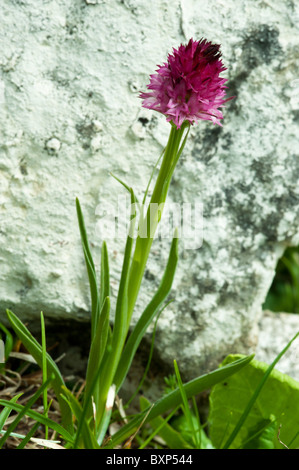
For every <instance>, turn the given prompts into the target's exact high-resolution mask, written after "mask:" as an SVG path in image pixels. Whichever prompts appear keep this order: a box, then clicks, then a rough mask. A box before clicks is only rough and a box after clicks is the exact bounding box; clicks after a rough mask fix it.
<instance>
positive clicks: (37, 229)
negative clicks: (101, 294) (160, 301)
mask: <svg viewBox="0 0 299 470" xmlns="http://www.w3.org/2000/svg"><path fill="white" fill-rule="evenodd" d="M274 3H275V5H274ZM0 17H1V22H2V28H1V33H0V34H1V42H2V52H1V59H0V64H1V68H2V75H1V81H0V103H1V107H0V112H1V122H2V125H1V131H0V132H1V155H0V183H1V193H0V211H1V227H0V240H1V245H0V259H1V270H0V308H1V320H2V319H3V320H4V311H5V309H6V308H11V309H12V310H13V311H14V312H15V313H17V314H19V315H20V316H21V317H22V318H23V319H26V320H27V321H31V322H33V321H35V320H36V321H38V318H39V313H40V310H43V312H44V314H45V315H46V316H47V318H48V319H50V320H51V319H52V321H54V322H58V321H59V320H60V319H64V320H67V321H70V320H71V319H72V320H81V321H88V319H89V309H90V303H89V290H88V281H87V275H86V272H85V266H84V259H83V254H82V250H81V244H80V239H79V232H78V228H77V221H76V212H75V198H76V197H79V199H80V201H81V205H82V208H83V211H84V214H85V219H86V226H87V230H88V233H89V238H90V242H91V247H92V251H93V254H94V258H95V261H96V265H97V268H99V262H100V246H101V242H102V240H101V230H99V227H101V226H102V225H104V224H105V222H106V221H107V218H108V219H109V220H110V222H111V224H112V223H114V219H115V214H116V215H118V216H119V217H120V219H121V218H122V216H123V214H124V210H123V209H121V210H119V212H118V213H117V207H118V206H117V204H118V203H119V206H121V205H122V206H121V207H122V208H123V207H124V208H126V207H127V206H126V203H127V202H128V200H126V199H125V198H126V193H125V190H124V188H123V187H122V186H120V185H119V184H118V183H117V182H116V181H115V180H114V179H113V178H112V177H111V176H110V172H112V173H114V174H116V175H117V176H118V177H120V178H121V179H123V180H125V181H126V182H127V183H128V184H129V185H131V186H133V187H134V189H135V191H136V194H137V196H139V198H140V197H142V194H143V191H144V189H145V187H146V184H147V181H148V178H149V176H150V174H151V171H152V168H153V165H154V164H155V163H156V160H157V158H158V156H159V154H160V153H161V151H162V149H163V146H164V145H165V143H166V140H167V136H168V133H169V125H168V124H167V123H166V122H165V118H164V117H163V116H161V115H158V114H157V113H154V112H150V111H148V110H144V109H141V101H140V99H139V98H138V92H139V90H141V89H143V90H144V89H145V86H146V84H147V83H148V76H149V74H151V73H153V71H154V70H155V68H156V65H157V64H161V63H163V62H164V61H165V60H166V56H167V53H168V52H171V50H172V47H177V46H178V45H179V44H180V43H181V42H183V43H186V42H187V41H188V40H189V38H190V37H193V38H194V39H199V38H201V37H207V38H208V39H209V40H211V41H214V42H218V43H221V45H222V53H223V60H224V63H225V64H226V66H227V69H228V70H227V71H226V72H225V74H226V76H227V77H228V79H229V81H228V83H227V84H228V87H229V94H230V95H235V99H234V100H233V101H231V102H229V103H228V104H227V107H226V109H225V116H224V121H223V127H222V128H221V127H218V126H213V124H211V123H207V122H201V123H200V124H199V125H197V126H194V127H193V128H192V130H191V133H190V136H189V140H188V142H187V145H186V148H185V151H184V154H183V155H182V158H181V160H180V162H179V164H178V167H177V168H176V171H175V174H174V179H173V182H172V185H171V188H170V193H169V202H170V203H175V204H178V205H179V207H180V205H181V204H183V203H185V204H189V205H190V207H191V208H194V207H195V203H196V202H200V203H202V204H203V222H204V230H203V240H202V238H201V235H202V234H201V231H200V228H199V229H198V230H199V233H197V234H196V235H197V238H196V239H195V243H194V244H193V246H192V243H190V242H192V239H187V238H185V240H184V239H182V240H181V242H180V261H179V266H178V270H177V273H176V277H175V281H174V285H173V290H172V292H171V296H170V298H174V299H175V302H173V303H171V304H170V305H169V306H168V307H167V309H166V310H165V311H164V312H163V314H162V316H161V318H160V320H159V325H158V331H157V336H156V354H157V356H158V357H159V356H160V358H161V359H160V360H161V361H164V363H165V364H167V365H168V367H169V369H170V370H172V361H173V359H177V361H178V364H179V367H180V370H181V371H182V372H183V374H184V377H185V378H191V377H194V376H195V375H199V374H200V373H202V372H206V371H207V370H209V369H211V368H212V367H215V366H217V364H218V363H219V361H221V359H222V358H223V357H224V356H225V355H226V354H228V353H235V352H236V353H243V352H244V353H245V352H248V351H251V350H252V349H254V348H255V346H256V344H257V341H258V328H259V327H258V321H259V320H260V319H261V317H262V304H263V301H264V299H265V297H266V294H267V291H268V289H269V287H270V285H271V282H272V279H273V276H274V270H275V266H276V263H277V260H278V258H279V257H280V256H281V254H282V253H283V251H284V249H285V247H286V246H289V245H295V244H297V243H298V242H299V234H298V229H297V227H298V222H299V187H298V170H299V158H298V157H299V155H298V153H299V151H298V144H297V140H298V118H299V99H298V97H299V92H298V90H299V89H298V78H297V70H298V61H299V59H298V53H297V51H298V42H299V40H298V21H297V20H298V18H299V6H298V4H296V3H295V2H291V1H290V2H284V1H283V0H275V2H274V0H269V1H267V2H264V1H257V2H249V3H248V2H247V3H246V5H244V2H237V1H236V0H229V1H226V2H224V1H222V0H221V1H220V0H218V1H216V0H211V1H210V2H206V3H203V2H199V1H198V0H186V1H184V2H181V1H178V0H174V1H173V2H171V3H167V4H166V3H165V2H164V1H162V0H155V1H154V2H140V1H139V2H131V1H130V0H126V1H117V0H112V1H109V2H108V1H107V2H105V1H97V2H96V1H87V0H86V1H85V2H84V1H79V0H76V1H75V2H74V1H73V0H56V1H54V0H50V1H48V2H45V4H44V5H43V8H38V7H36V2H35V1H33V0H29V1H27V2H22V1H15V2H9V1H7V0H5V1H4V2H3V5H2V9H1V12H0ZM114 212H115V213H114ZM198 217H199V218H200V215H199V216H198ZM200 222H201V221H200ZM200 226H201V223H199V227H200ZM124 235H125V232H124V231H123V233H122V232H120V233H118V237H117V238H116V239H111V238H110V237H109V236H108V239H107V244H108V249H109V255H110V266H111V284H112V293H113V299H112V300H113V302H115V295H116V292H117V286H118V281H119V275H120V269H121V263H122V255H123V251H124ZM170 241H171V240H170V239H169V238H164V237H161V239H159V238H157V239H156V240H155V243H154V245H153V249H152V252H151V256H150V260H149V263H148V266H147V271H146V276H145V279H144V282H143V285H142V292H141V294H140V296H139V299H138V303H137V307H136V311H135V313H134V316H133V321H136V318H138V315H139V314H140V312H141V311H142V310H143V308H144V307H145V305H146V303H147V302H148V301H149V300H150V296H151V294H152V293H153V292H154V290H155V289H156V288H157V285H158V283H159V280H160V278H161V274H162V272H163V269H164V266H165V263H166V261H167V256H168V250H169V246H170ZM193 241H194V240H193ZM276 334H277V335H280V331H278V332H277V333H276ZM148 339H149V336H148Z"/></svg>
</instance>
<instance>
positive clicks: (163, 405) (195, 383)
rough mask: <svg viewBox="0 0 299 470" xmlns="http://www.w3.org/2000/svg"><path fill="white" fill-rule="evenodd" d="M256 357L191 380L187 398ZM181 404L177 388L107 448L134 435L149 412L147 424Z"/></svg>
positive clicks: (125, 429)
mask: <svg viewBox="0 0 299 470" xmlns="http://www.w3.org/2000/svg"><path fill="white" fill-rule="evenodd" d="M253 357H254V354H252V355H251V356H246V357H245V358H242V359H240V360H237V361H235V362H233V363H231V364H228V365H227V366H224V367H221V368H219V369H216V370H214V371H212V372H209V373H208V374H205V375H202V376H200V377H197V378H196V379H193V380H191V381H190V382H188V383H186V384H184V385H183V387H184V390H185V393H186V396H187V398H188V399H189V398H191V397H192V396H194V395H198V394H199V393H201V392H203V391H204V390H207V389H209V388H211V387H212V386H213V385H215V384H217V383H219V382H222V381H223V380H225V379H226V377H229V376H230V375H232V374H235V373H236V372H238V370H240V369H242V368H243V367H245V366H246V365H247V364H248V363H249V362H250V361H251V360H252V359H253ZM180 404H181V393H180V390H179V389H178V388H177V389H176V390H174V391H173V392H170V393H169V394H168V395H166V396H164V397H162V398H160V399H159V400H157V401H156V403H155V404H154V405H153V406H152V408H151V410H150V411H149V412H148V410H145V411H144V412H143V413H141V414H139V415H138V416H136V417H134V418H133V419H132V420H131V421H130V422H129V423H128V424H126V425H125V426H123V427H122V428H121V429H120V430H119V431H118V432H116V433H115V434H114V435H113V436H112V439H111V441H110V443H109V444H108V445H107V446H106V448H113V447H114V446H115V445H117V444H120V443H121V442H123V440H124V439H126V438H127V437H128V436H130V435H131V434H132V432H133V431H134V430H135V429H136V428H138V426H139V424H140V423H141V422H142V420H143V419H144V415H145V414H146V413H147V412H148V416H147V417H146V419H145V422H150V421H151V420H152V419H154V418H156V417H157V416H160V415H162V414H163V413H165V412H167V411H168V410H170V409H173V408H175V407H177V406H178V405H180Z"/></svg>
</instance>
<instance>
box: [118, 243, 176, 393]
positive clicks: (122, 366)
mask: <svg viewBox="0 0 299 470" xmlns="http://www.w3.org/2000/svg"><path fill="white" fill-rule="evenodd" d="M177 262H178V238H177V237H176V236H175V237H174V238H173V241H172V244H171V248H170V253H169V257H168V262H167V266H166V268H165V272H164V275H163V278H162V280H161V283H160V285H159V288H158V290H157V292H156V294H155V295H154V297H153V298H152V300H151V301H150V303H149V304H148V306H147V307H146V309H145V310H144V312H143V313H142V314H141V316H140V318H139V320H138V321H137V323H136V325H135V327H134V329H133V331H132V333H131V335H130V336H129V339H128V341H127V343H126V345H125V348H124V351H123V354H122V356H121V358H120V362H119V365H118V368H117V371H116V374H115V377H114V383H115V384H116V388H117V390H119V389H120V387H121V385H122V383H123V381H124V380H125V378H126V375H127V373H128V370H129V368H130V366H131V364H132V361H133V358H134V356H135V353H136V351H137V348H138V346H139V344H140V342H141V340H142V338H143V336H144V334H145V332H146V330H147V328H148V326H149V325H150V323H151V322H152V320H153V319H154V317H155V316H156V315H157V313H158V312H159V309H160V308H161V305H162V303H163V302H164V300H165V299H166V297H167V296H168V294H169V292H170V289H171V286H172V282H173V278H174V275H175V270H176V266H177Z"/></svg>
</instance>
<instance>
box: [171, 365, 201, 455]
mask: <svg viewBox="0 0 299 470" xmlns="http://www.w3.org/2000/svg"><path fill="white" fill-rule="evenodd" d="M174 371H175V375H176V379H177V383H178V386H179V390H180V394H181V397H182V405H181V407H182V410H183V413H184V416H185V419H186V422H187V424H188V428H189V430H190V433H191V437H192V444H193V446H194V447H195V448H199V440H198V439H199V437H200V435H199V429H198V428H199V427H200V423H196V424H195V423H194V420H193V417H192V414H191V410H190V408H189V404H188V398H187V395H186V392H185V389H184V386H183V382H182V379H181V375H180V372H179V368H178V365H177V362H176V361H174Z"/></svg>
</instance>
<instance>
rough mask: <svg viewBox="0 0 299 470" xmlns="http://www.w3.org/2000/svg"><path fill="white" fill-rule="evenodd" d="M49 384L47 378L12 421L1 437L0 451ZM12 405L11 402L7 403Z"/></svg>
mask: <svg viewBox="0 0 299 470" xmlns="http://www.w3.org/2000/svg"><path fill="white" fill-rule="evenodd" d="M50 382H51V378H49V379H48V380H47V381H46V382H45V383H43V384H42V385H41V387H39V389H38V390H37V391H36V392H35V394H34V395H33V396H32V397H31V398H30V400H28V402H27V404H26V406H24V407H23V409H22V411H20V413H19V414H18V415H17V417H16V418H15V419H14V420H13V422H12V423H11V424H10V425H9V427H8V429H7V431H6V433H5V434H4V435H3V436H2V438H1V439H0V449H1V448H2V446H3V444H4V443H5V441H6V440H7V438H8V437H9V435H10V433H11V432H13V430H14V429H15V428H16V427H17V425H18V424H19V422H20V421H21V419H22V418H23V416H25V414H26V413H27V411H28V410H29V409H30V408H31V407H32V405H33V404H34V403H35V402H36V401H37V400H38V398H39V397H40V395H41V394H42V393H43V391H44V390H45V389H46V387H47V386H48V385H49V383H50ZM8 403H10V404H11V405H12V403H11V402H8Z"/></svg>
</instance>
